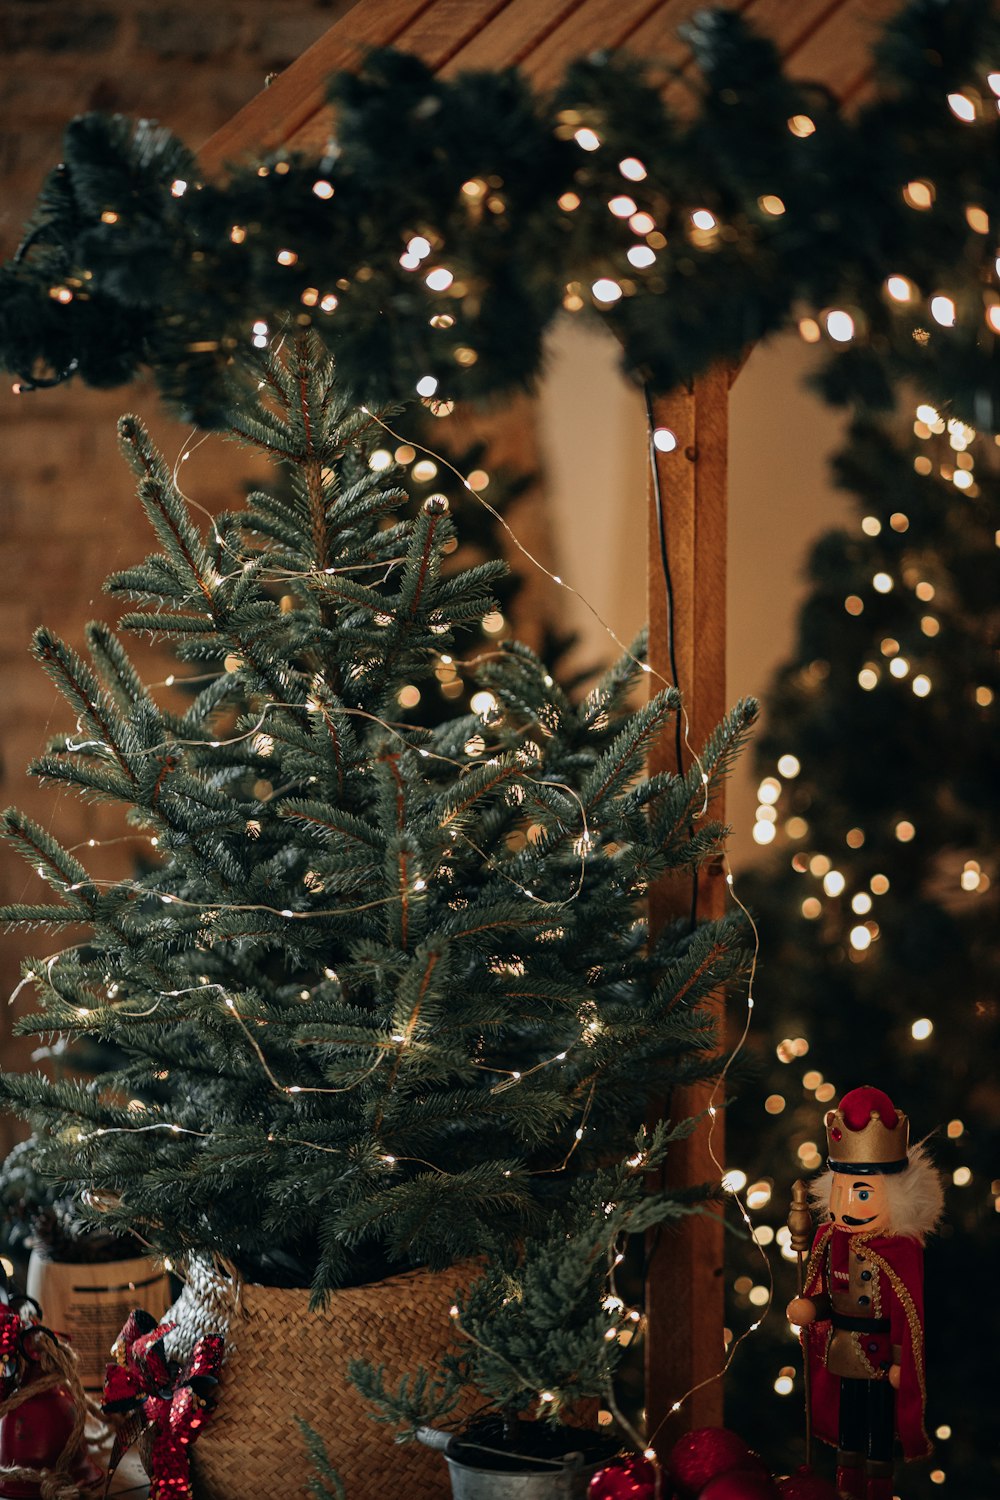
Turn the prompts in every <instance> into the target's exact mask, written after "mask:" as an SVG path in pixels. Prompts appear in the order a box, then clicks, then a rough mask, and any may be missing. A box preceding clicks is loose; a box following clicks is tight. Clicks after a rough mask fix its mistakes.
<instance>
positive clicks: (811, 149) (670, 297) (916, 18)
mask: <svg viewBox="0 0 1000 1500" xmlns="http://www.w3.org/2000/svg"><path fill="white" fill-rule="evenodd" d="M687 34H688V37H689V40H690V41H691V44H692V47H693V49H694V53H695V57H696V60H697V62H698V65H699V67H700V70H701V81H700V83H699V84H698V86H697V104H698V108H697V110H696V112H695V114H694V117H693V119H691V120H690V121H688V120H684V119H681V118H679V117H678V116H677V114H676V113H675V112H673V111H671V110H670V109H669V108H667V107H666V106H665V105H664V104H663V102H662V99H661V96H660V92H659V86H660V85H661V84H662V83H663V82H664V76H665V75H664V73H663V72H662V71H661V72H659V73H658V72H657V71H656V70H655V69H646V68H644V67H642V66H640V65H639V63H637V62H636V61H629V60H626V59H623V58H621V57H619V56H607V55H598V56H595V57H591V58H588V59H586V60H582V61H579V62H577V63H575V64H574V65H572V66H571V67H570V69H569V70H568V72H567V74H566V76H565V78H564V80H563V81H562V83H561V84H560V85H559V87H558V88H557V89H555V91H554V92H552V93H550V94H545V95H536V94H534V93H533V92H532V90H531V89H530V87H529V86H528V84H527V83H526V81H525V80H524V79H523V78H522V77H521V76H520V75H519V74H518V73H517V72H516V71H514V70H506V71H503V72H497V73H470V74H466V75H462V76H459V77H458V78H456V79H455V80H454V81H443V80H442V79H440V78H437V77H435V76H434V74H432V73H431V72H430V71H429V70H428V68H427V67H426V66H425V65H424V64H423V63H422V62H420V61H419V60H417V59H416V58H414V57H411V56H407V55H404V54H400V53H397V52H393V51H382V52H376V53H374V54H372V55H371V56H370V57H369V58H368V60H367V62H366V64H365V66H364V68H363V69H362V71H361V73H360V74H358V75H356V76H355V75H352V74H340V75H337V76H335V77H334V78H333V79H332V80H331V83H330V98H331V101H332V103H333V106H334V110H335V118H336V132H337V134H336V140H335V142H333V143H332V144H331V147H330V149H329V151H328V153H327V155H326V156H325V157H324V158H322V159H321V160H318V161H317V160H312V161H310V160H305V159H303V158H299V157H292V158H290V157H288V156H287V155H284V154H282V153H279V154H277V155H274V156H272V157H270V158H268V159H267V160H265V161H264V162H262V163H261V164H259V165H258V164H256V163H254V164H252V165H250V166H240V167H236V168H235V169H234V170H233V171H232V172H231V173H230V175H229V177H228V179H227V181H226V182H225V184H221V183H217V182H212V183H209V182H206V181H204V180H203V178H202V177H201V176H200V174H199V170H198V166H197V163H196V162H195V160H194V159H193V157H192V155H191V154H190V152H188V151H187V150H186V149H185V148H184V147H183V146H182V145H181V144H180V142H178V141H177V140H176V139H174V138H173V137H172V136H171V135H170V134H169V133H168V132H167V131H165V130H162V129H160V128H158V127H156V126H155V125H153V124H151V123H150V122H148V121H140V122H138V123H137V124H132V123H130V122H128V121H127V120H125V119H122V118H120V117H112V118H108V117H103V116H100V115H88V116H84V117H83V118H81V119H78V120H75V121H74V122H73V123H72V124H71V125H70V126H69V128H68V130H67V134H66V144H65V153H64V158H63V161H62V163H61V164H60V165H59V166H58V167H57V168H56V169H55V171H54V172H53V173H52V174H51V176H50V178H49V180H48V182H47V183H46V186H45V188H44V190H43V192H42V195H41V198H40V201H39V205H38V211H37V214H36V216H35V218H34V221H33V223H32V226H31V230H30V235H29V239H28V241H26V247H25V249H24V253H23V254H22V255H21V256H20V257H19V258H18V259H17V260H16V261H15V262H12V263H10V264H8V265H7V266H5V267H3V268H2V270H0V361H2V363H3V364H4V365H5V366H6V367H7V368H8V369H10V370H12V371H13V372H15V373H16V374H18V375H19V376H20V377H21V379H22V381H24V382H25V383H26V384H27V385H30V384H31V383H32V381H38V380H44V379H52V378H56V379H58V378H61V377H62V376H63V375H65V374H67V373H69V372H71V371H77V372H78V373H79V374H80V375H81V377H82V378H83V379H85V380H87V381H89V382H91V383H92V384H95V385H103V386H113V385H117V384H120V383H123V382H124V381H126V380H128V379H130V378H131V377H132V375H133V374H134V373H135V372H136V370H137V369H138V368H140V367H141V366H148V367H149V368H151V369H152V370H153V372H154V373H155V376H156V379H157V381H158V382H159V384H160V386H161V388H162V390H163V391H164V392H165V393H166V395H167V396H168V397H169V398H170V399H171V400H172V401H173V402H175V403H176V404H178V405H179V406H181V407H182V408H183V409H184V410H185V411H186V412H188V413H190V414H192V415H193V416H194V418H195V419H196V420H197V421H199V422H200V423H202V424H204V425H208V426H211V425H218V424H220V423H223V422H224V414H225V411H226V410H227V407H228V405H229V399H230V397H229V392H228V386H229V385H230V383H231V381H232V380H233V379H234V378H235V379H237V380H238V379H239V378H240V376H239V371H240V370H242V368H243V365H242V360H241V358H240V356H241V355H242V352H243V351H244V350H245V349H246V348H247V346H248V344H250V343H251V341H252V340H253V339H254V338H258V339H263V338H264V337H266V336H267V334H273V333H274V332H275V331H276V330H277V331H281V330H294V329H295V328H297V327H302V326H311V327H314V328H316V329H317V330H319V331H320V332H321V333H322V335H323V337H324V339H325V340H327V341H328V343H329V345H330V347H331V348H332V349H334V350H335V352H336V354H337V358H338V360H339V368H340V370H341V372H342V375H343V378H344V379H345V380H346V381H347V383H348V384H349V385H350V386H352V387H353V388H354V389H355V390H356V391H358V392H359V393H360V394H361V395H362V396H365V395H369V396H372V397H373V398H374V397H376V396H377V397H379V398H380V399H391V398H393V397H403V398H406V399H410V398H412V396H413V393H414V390H415V388H416V389H418V390H419V392H420V394H428V393H430V394H433V393H434V392H436V393H437V395H439V396H447V397H458V398H466V397H475V396H488V395H493V394H496V393H499V392H502V391H505V390H509V389H510V388H511V387H514V386H517V385H522V384H526V383H530V382H531V381H532V380H533V378H534V377H535V376H536V375H537V373H538V370H539V366H540V359H541V346H542V336H543V334H544V332H545V329H546V328H547V327H548V325H549V324H550V323H551V321H552V319H553V318H554V317H555V316H556V314H557V313H558V312H559V311H560V309H561V308H562V307H563V306H568V307H569V308H571V309H573V310H582V309H588V310H589V311H591V312H592V313H594V314H595V315H596V316H598V317H600V318H601V319H602V320H603V321H604V322H605V323H606V324H607V325H608V326H609V327H610V328H611V329H613V331H614V332H615V333H616V334H617V336H618V337H619V339H620V341H621V344H622V350H623V363H624V367H625V370H626V371H627V372H628V374H629V375H630V376H631V377H633V378H635V379H639V380H644V381H646V382H648V383H650V384H651V385H652V386H654V387H655V388H658V389H670V388H673V387H674V386H676V385H677V384H678V383H679V382H680V381H681V380H685V379H690V378H691V376H693V375H694V374H696V373H697V372H698V371H700V370H703V369H704V368H705V367H706V366H707V365H708V364H709V363H711V362H712V361H714V360H718V359H731V360H735V359H738V358H739V357H740V355H741V353H742V351H744V350H745V348H746V347H747V346H748V345H749V344H750V343H752V342H753V341H754V340H756V339H758V338H760V337H761V336H763V335H765V334H767V333H768V332H771V331H773V330H775V329H777V328H779V327H781V326H783V325H786V324H787V323H788V321H789V320H790V318H791V316H792V315H793V310H794V311H795V312H796V315H797V314H798V312H800V311H801V310H802V309H803V308H805V309H807V310H811V311H812V312H814V313H815V316H816V317H817V318H818V319H820V323H822V321H823V318H824V316H825V314H826V313H828V312H829V311H830V310H839V311H841V312H846V313H848V314H849V316H850V318H851V319H852V320H853V327H854V336H853V338H850V339H848V340H843V341H842V342H841V343H836V342H835V340H834V341H831V343H830V349H831V358H830V360H829V362H828V365H827V369H826V372H825V375H824V377H823V379H824V384H825V387H826V389H827V392H828V394H830V395H831V396H832V397H833V398H834V399H838V400H844V399H853V400H860V401H862V402H864V403H866V404H868V405H875V406H884V405H887V404H889V402H890V400H891V388H892V381H893V380H894V379H898V378H899V377H901V376H912V377H915V378H917V380H918V381H919V383H920V385H921V387H922V388H923V389H925V390H926V391H927V392H928V394H929V395H931V396H932V397H933V396H935V395H936V396H938V397H940V398H941V399H942V400H948V401H954V402H955V403H956V406H957V408H958V409H959V410H960V412H961V413H962V415H964V416H965V417H966V418H967V419H969V420H971V421H973V422H976V423H978V424H979V425H983V426H986V425H991V423H992V420H993V412H994V407H995V402H996V396H997V375H996V356H995V339H996V331H995V330H996V329H997V328H998V327H1000V311H998V309H1000V294H998V291H997V284H996V276H995V267H994V257H995V254H996V245H995V233H992V234H991V232H990V226H991V225H995V224H996V222H997V215H998V212H1000V152H998V149H997V146H998V137H1000V118H998V114H997V109H996V100H995V97H994V90H993V88H992V85H991V83H990V82H989V79H990V78H993V79H994V80H995V79H996V77H997V73H996V71H995V70H996V69H997V67H998V65H1000V21H998V20H997V18H996V17H995V15H994V14H993V13H992V6H991V5H990V3H989V0H950V3H948V4H943V3H941V0H913V3H911V4H910V5H909V6H907V7H906V9H905V10H904V11H903V12H902V13H901V15H900V17H899V18H898V19H897V20H896V21H895V22H894V23H893V24H891V25H890V26H889V28H888V29H887V31H886V33H885V35H884V37H883V38H882V40H881V42H880V44H879V47H878V49H877V51H876V55H875V72H876V82H877V92H876V95H875V97H874V99H873V100H872V102H871V103H869V104H867V105H865V107H864V108H862V109H861V110H860V111H859V112H858V113H857V115H856V116H854V117H852V118H848V117H847V116H846V115H845V113H844V112H843V111H842V110H841V109H840V108H839V106H838V105H837V104H836V103H835V102H834V101H833V100H832V99H831V98H830V97H829V95H828V94H827V93H826V91H824V90H822V89H820V88H818V87H817V86H813V85H808V84H802V83H799V82H796V81H793V80H790V79H789V78H787V77H786V76H785V75H784V73H783V71H782V68H781V64H780V60H779V58H778V56H777V54H776V52H775V49H774V47H773V46H772V45H771V43H770V42H768V41H766V40H764V39H762V38H760V37H758V36H756V35H755V34H754V33H753V31H752V30H750V29H749V28H748V27H747V26H746V25H745V24H744V23H743V22H742V21H741V20H740V18H739V17H738V16H737V15H735V14H734V13H733V12H731V11H723V12H706V13H703V14H702V15H700V16H699V17H697V18H696V20H695V21H694V22H692V23H691V25H690V26H689V27H688V29H687ZM959 95H961V96H962V99H963V100H964V101H965V102H964V104H960V106H959V108H960V109H964V110H965V111H966V113H968V112H969V111H971V115H972V118H971V119H970V120H965V119H963V118H961V117H960V116H959V115H957V114H956V113H955V111H954V109H953V107H952V105H950V104H949V96H951V97H952V100H953V101H954V100H955V99H956V98H957V97H958V96H959ZM585 147H586V148H587V149H585ZM623 162H624V163H626V164H628V163H630V162H636V163H638V171H637V170H636V168H634V167H632V166H629V165H627V166H626V169H625V171H624V173H623V169H622V167H621V166H620V163H623ZM910 184H916V185H917V191H916V193H914V192H913V191H911V189H910V187H909V186H908V185H910ZM627 200H631V202H632V203H633V204H634V205H635V209H636V210H637V211H638V212H639V213H640V214H642V215H648V223H647V221H646V220H644V219H640V220H637V221H635V216H634V214H630V213H629V212H628V203H627ZM616 203H617V205H618V206H617V207H614V206H613V205H615V204H616ZM609 205H611V206H612V207H611V211H609ZM695 214H697V215H698V218H697V219H696V218H695V217H694V215H695ZM630 219H632V220H634V222H633V223H632V224H630V223H629V220H630ZM636 224H638V225H639V227H638V228H636ZM649 224H652V225H653V228H652V229H650V228H649ZM415 239H416V241H417V247H416V249H412V250H411V249H409V248H408V247H410V246H411V244H412V242H413V241H414V240H415ZM424 246H426V250H425V249H424ZM636 248H638V249H640V250H641V252H642V254H641V255H640V257H639V262H638V264H637V263H636V261H635V260H634V259H633V260H631V261H630V259H629V256H628V252H629V250H630V249H633V250H635V249H636ZM649 251H651V252H652V254H651V255H650V254H647V252H649ZM401 258H402V262H403V263H402V264H401ZM433 270H437V271H439V272H441V273H442V275H441V276H440V277H439V278H436V279H437V280H439V281H440V282H441V285H440V286H439V288H438V289H435V290H432V287H433V286H434V280H432V282H431V286H430V287H429V286H428V284H427V281H426V279H425V278H426V276H427V275H428V273H430V272H432V271H433ZM890 275H892V276H895V277H897V278H905V279H906V280H907V282H908V283H909V294H908V296H907V298H906V299H905V300H902V301H900V300H896V299H895V298H894V297H893V295H892V294H891V293H889V292H888V291H887V287H886V282H887V278H888V277H889V276H890ZM449 278H451V279H450V280H449ZM445 282H447V285H445V284H444V283H445ZM602 282H604V283H605V288H604V292H603V293H595V292H594V291H593V290H592V289H593V288H594V287H595V286H596V287H598V288H600V286H601V283H602ZM609 288H610V290H609ZM602 295H606V296H610V297H611V298H612V299H617V300H604V301H602V300H601V296H602ZM941 296H944V297H947V298H949V299H950V300H951V302H952V303H953V304H954V310H955V321H954V326H948V325H949V322H950V318H949V316H948V314H947V309H945V310H944V316H943V320H942V318H941V317H937V318H936V317H935V315H934V312H933V299H934V298H935V297H941ZM939 306H941V304H939ZM990 319H995V320H996V321H995V322H994V321H988V320H990ZM255 325H257V330H256V331H255ZM263 329H266V330H267V334H265V333H264V332H262V331H261V330H263ZM816 336H817V337H819V336H820V331H819V326H817V330H816Z"/></svg>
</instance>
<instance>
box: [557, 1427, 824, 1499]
mask: <svg viewBox="0 0 1000 1500" xmlns="http://www.w3.org/2000/svg"><path fill="white" fill-rule="evenodd" d="M658 1480H659V1483H658ZM587 1500H837V1492H836V1490H835V1489H834V1487H833V1485H831V1484H828V1483H827V1481H826V1480H825V1479H821V1478H820V1477H819V1476H818V1475H817V1474H814V1473H813V1472H812V1471H811V1470H809V1469H799V1470H798V1471H797V1472H796V1473H795V1474H792V1475H790V1476H789V1477H788V1478H786V1479H772V1477H771V1474H770V1471H769V1469H768V1467H767V1465H766V1464H765V1463H764V1460H763V1459H762V1458H761V1457H760V1456H759V1455H758V1454H756V1453H754V1452H753V1451H752V1450H751V1449H750V1448H749V1446H748V1445H747V1444H746V1443H745V1442H744V1441H743V1439H742V1438H741V1437H740V1436H739V1435H738V1434H737V1433H735V1432H730V1431H729V1429H728V1428H726V1427H701V1428H699V1429H698V1430H697V1431H695V1432H688V1433H685V1435H684V1437H682V1438H680V1439H679V1441H678V1442H677V1443H676V1444H675V1445H674V1448H673V1450H672V1452H671V1454H670V1457H669V1458H668V1459H667V1462H666V1464H665V1465H664V1469H663V1472H662V1474H660V1475H659V1476H658V1475H657V1470H656V1466H655V1465H654V1464H652V1463H651V1462H650V1460H649V1459H647V1458H638V1457H637V1456H636V1455H635V1454H629V1455H628V1456H627V1457H625V1458H616V1459H614V1460H613V1461H612V1462H611V1463H610V1464H608V1465H607V1467H606V1468H604V1469H601V1470H600V1472H599V1473H597V1474H595V1475H594V1477H593V1479H592V1480H591V1481H590V1488H589V1490H588V1491H587Z"/></svg>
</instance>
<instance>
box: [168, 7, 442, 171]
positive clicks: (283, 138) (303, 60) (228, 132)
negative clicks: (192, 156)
mask: <svg viewBox="0 0 1000 1500" xmlns="http://www.w3.org/2000/svg"><path fill="white" fill-rule="evenodd" d="M434 3H435V0H378V3H377V4H371V3H368V0H360V3H359V4H356V5H352V6H351V7H350V9H348V10H347V11H346V12H345V14H344V15H342V16H341V17H340V19H339V20H338V21H335V22H334V24H333V25H332V26H331V27H330V29H329V31H326V32H324V33H323V35H322V36H321V37H320V38H319V40H318V41H316V42H314V43H313V45H312V46H311V47H309V48H308V49H307V50H306V51H305V52H303V54H302V56H301V57H299V58H296V60H295V62H294V63H292V65H291V67H290V68H286V69H285V71H284V72H283V73H279V75H278V77H277V78H276V79H275V80H274V82H273V83H272V84H271V85H270V87H269V88H266V89H263V90H262V91H261V93H259V94H255V95H254V97H253V98H252V99H251V100H250V101H249V103H247V104H245V105H244V106H243V108H242V109H241V110H239V111H238V112H237V113H236V114H235V115H233V117H232V119H231V120H229V121H227V122H226V124H225V125H223V126H222V128H221V129H220V130H217V131H216V132H215V134H214V135H213V136H212V137H211V138H210V139H209V140H207V141H206V142H205V144H204V145H203V146H202V148H201V150H200V152H199V153H198V155H199V160H200V161H201V164H202V166H203V167H204V168H205V170H206V171H209V172H212V171H218V170H219V169H220V168H221V167H223V166H225V164H226V163H227V162H230V161H236V160H238V159H239V157H240V156H241V155H242V154H243V153H245V152H247V151H252V152H254V154H255V155H256V154H260V153H262V152H266V151H272V150H275V149H276V148H277V147H279V146H282V145H286V144H290V143H291V142H293V141H294V139H295V137H296V134H297V132H298V131H300V130H301V129H302V128H303V127H304V126H306V125H307V124H308V122H309V121H310V120H311V119H312V118H313V117H314V116H315V115H317V114H319V113H321V112H323V113H325V110H324V101H325V96H326V81H327V79H328V78H329V76H330V74H331V73H335V72H337V71H338V70H339V69H341V68H351V67H355V66H356V65H357V61H358V58H359V56H360V55H361V53H362V52H363V51H364V50H365V49H366V48H367V47H391V46H393V45H394V44H395V43H396V41H397V39H398V38H399V36H400V35H401V34H402V32H403V31H404V30H405V29H406V27H407V26H409V25H410V24H411V23H412V22H413V21H415V20H416V19H417V18H418V17H419V16H420V14H421V13H422V12H423V11H425V10H427V9H428V8H429V7H431V6H433V5H434ZM325 134H326V130H325V128H324V131H323V135H324V137H325Z"/></svg>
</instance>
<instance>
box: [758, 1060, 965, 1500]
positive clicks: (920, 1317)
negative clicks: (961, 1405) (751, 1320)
mask: <svg viewBox="0 0 1000 1500" xmlns="http://www.w3.org/2000/svg"><path fill="white" fill-rule="evenodd" d="M826 1129H827V1141H828V1149H829V1156H828V1162H827V1165H828V1167H829V1171H827V1172H824V1173H823V1175H822V1176H821V1177H820V1178H818V1179H817V1181H816V1182H815V1183H813V1184H812V1199H813V1203H814V1205H815V1206H816V1207H817V1208H818V1209H819V1210H820V1211H821V1213H822V1214H823V1216H824V1218H826V1219H827V1222H826V1223H824V1224H823V1225H822V1226H821V1227H820V1229H819V1230H818V1232H817V1234H816V1237H815V1239H814V1241H813V1247H812V1255H811V1257H810V1260H809V1265H808V1269H807V1271H806V1275H805V1284H804V1287H803V1293H804V1294H803V1295H801V1296H799V1297H796V1298H795V1299H794V1300H793V1301H792V1302H790V1303H789V1304H788V1309H787V1316H788V1318H789V1321H790V1322H792V1323H795V1324H797V1325H799V1327H800V1328H801V1330H802V1342H803V1355H804V1358H805V1360H806V1361H807V1367H808V1371H809V1377H810V1391H811V1396H810V1416H811V1421H812V1427H813V1430H814V1431H815V1433H816V1435H817V1436H818V1437H820V1438H822V1439H823V1441H824V1442H828V1443H831V1444H832V1445H833V1446H835V1447H836V1449H837V1491H838V1494H839V1495H840V1496H841V1497H842V1500H892V1493H893V1485H892V1470H893V1454H894V1445H895V1439H896V1438H898V1439H899V1442H900V1445H901V1447H902V1451H903V1457H904V1458H922V1457H924V1456H925V1455H926V1454H927V1453H929V1452H930V1443H929V1441H928V1439H927V1434H926V1433H925V1431H924V1400H925V1389H924V1332H923V1323H924V1313H923V1243H924V1239H925V1237H926V1236H927V1235H928V1234H929V1233H930V1232H931V1230H933V1229H934V1227H935V1225H936V1224H937V1222H938V1220H939V1218H940V1215H941V1207H942V1202H943V1192H942V1188H941V1181H940V1178H939V1176H938V1173H937V1172H936V1171H935V1169H934V1167H933V1166H932V1165H931V1162H930V1160H929V1158H928V1156H927V1155H926V1154H925V1152H924V1148H923V1146H922V1145H916V1146H910V1145H909V1121H908V1120H907V1118H906V1116H905V1115H904V1114H901V1113H900V1112H899V1111H898V1110H896V1109H895V1108H894V1107H893V1104H892V1101H891V1100H890V1099H889V1097H888V1095H887V1094H884V1093H883V1092H882V1090H881V1089H875V1088H859V1089H852V1090H851V1092H850V1093H849V1094H845V1095H844V1097H843V1099H841V1101H840V1104H839V1106H838V1107H837V1108H836V1109H833V1110H830V1111H829V1112H828V1113H827V1115H826Z"/></svg>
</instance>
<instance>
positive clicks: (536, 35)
mask: <svg viewBox="0 0 1000 1500" xmlns="http://www.w3.org/2000/svg"><path fill="white" fill-rule="evenodd" d="M578 6H579V0H560V3H559V4H550V5H539V3H538V0H509V3H508V4H507V5H505V6H504V8H503V10H502V11H501V12H500V13H499V15H497V16H495V17H494V19H493V20H492V21H490V22H489V24H488V25H486V26H484V27H482V29H481V30H480V31H479V32H478V33H477V34H476V35H475V36H474V37H471V38H470V40H469V41H467V42H466V43H465V45H464V47H463V48H462V50H461V51H460V52H457V53H456V54H455V56H454V57H452V58H450V59H449V61H448V62H447V63H446V64H445V66H444V67H443V68H442V70H441V71H442V72H443V73H444V74H445V75H446V76H448V77H451V76H453V75H454V74H455V73H458V72H464V71H466V70H467V69H470V68H497V67H510V66H513V65H519V64H521V63H522V62H523V61H524V59H525V57H527V55H528V54H529V52H531V51H532V50H533V48H535V47H538V46H540V45H541V43H542V42H544V41H545V39H546V38H547V37H548V36H550V35H551V33H552V32H554V31H556V30H557V29H558V28H559V27H560V26H562V25H563V23H564V22H565V21H568V20H569V19H570V18H571V17H572V16H573V14H574V12H575V11H576V10H577V8H578Z"/></svg>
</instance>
